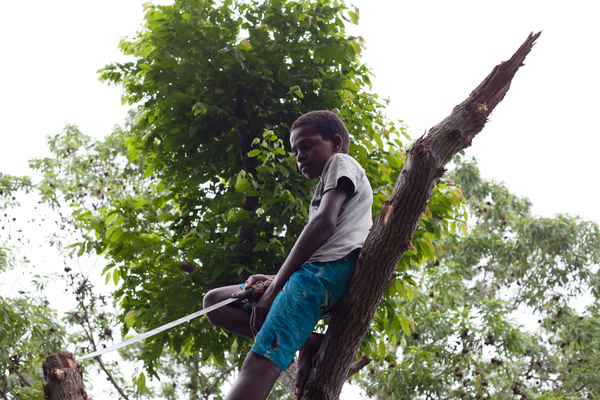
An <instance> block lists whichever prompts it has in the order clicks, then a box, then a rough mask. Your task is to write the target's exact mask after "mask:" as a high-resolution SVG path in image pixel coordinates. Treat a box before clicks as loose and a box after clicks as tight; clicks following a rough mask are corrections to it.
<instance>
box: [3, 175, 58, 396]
mask: <svg viewBox="0 0 600 400" xmlns="http://www.w3.org/2000/svg"><path fill="white" fill-rule="evenodd" d="M29 190H31V182H30V180H29V179H28V178H26V177H14V176H9V175H4V174H0V209H3V210H5V211H6V212H7V213H8V212H9V211H10V210H12V209H13V208H14V207H16V206H18V204H19V202H18V199H17V197H18V194H19V192H21V191H22V192H27V191H29ZM4 218H5V219H6V222H3V225H2V230H3V231H4V230H5V227H6V226H10V223H11V222H12V218H11V217H10V216H9V215H8V214H4ZM13 250H14V249H12V248H10V247H8V246H4V245H3V246H1V247H0V272H4V271H5V270H6V269H7V267H9V266H12V267H16V266H22V265H21V263H19V262H18V261H17V260H15V259H14V257H13ZM64 335H65V331H64V328H63V327H62V326H61V325H60V324H59V323H58V318H57V316H56V313H55V312H54V311H53V310H52V309H51V308H50V307H49V303H48V301H46V300H45V299H41V298H38V297H35V296H30V295H29V293H25V292H21V293H20V294H19V296H18V297H7V296H5V295H2V296H0V394H1V395H2V398H4V399H15V398H19V397H25V398H28V399H41V398H42V397H43V395H42V391H41V381H42V370H41V364H42V360H43V359H44V358H45V357H46V356H47V355H48V354H52V353H55V352H57V351H60V349H61V347H62V346H63V344H64Z"/></svg>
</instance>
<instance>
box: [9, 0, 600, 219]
mask: <svg viewBox="0 0 600 400" xmlns="http://www.w3.org/2000/svg"><path fill="white" fill-rule="evenodd" d="M163 2H164V1H163ZM143 3H144V1H143V0H105V1H102V2H97V1H94V2H92V1H89V0H54V1H52V2H50V1H47V0H30V1H27V2H18V1H12V2H5V3H3V14H4V18H3V22H2V24H0V41H1V44H2V50H3V53H2V57H1V59H2V62H0V76H1V78H0V83H1V86H0V92H1V94H2V95H1V96H0V117H1V124H0V129H1V131H0V134H1V138H2V141H1V142H0V172H3V173H8V174H13V175H26V174H29V173H30V171H29V170H28V168H27V165H28V164H27V161H28V160H29V159H31V158H34V157H41V156H44V155H46V154H47V150H46V139H45V137H46V135H54V134H57V133H60V132H61V131H62V129H63V127H64V126H65V125H66V124H77V125H78V126H79V127H80V128H81V130H82V132H84V133H86V134H88V135H92V136H96V137H102V136H104V135H106V134H108V133H109V132H110V131H111V129H112V127H113V126H114V125H115V124H119V123H121V122H122V121H123V120H124V118H125V115H126V112H127V108H126V107H125V106H121V102H120V95H121V90H120V88H117V87H108V86H106V85H105V84H103V83H100V82H99V81H98V80H97V78H98V73H97V72H96V71H97V70H98V69H100V68H102V67H103V66H105V65H106V64H109V63H112V62H115V61H124V60H125V58H124V57H123V56H122V55H121V54H120V52H119V50H118V43H119V41H120V39H121V38H122V37H125V36H132V35H133V34H134V33H135V32H136V30H137V29H139V27H140V25H141V22H142V17H143V9H142V7H143V6H142V5H143ZM346 3H347V4H350V3H352V2H350V1H347V2H346ZM353 3H354V4H356V5H357V6H358V7H359V9H360V17H361V19H360V25H359V27H358V28H354V29H353V30H352V31H353V32H354V33H355V34H357V35H361V36H363V37H364V38H365V40H366V46H367V50H366V51H365V53H364V61H365V62H366V63H367V65H368V66H370V68H371V69H372V70H373V72H374V74H375V75H376V79H375V83H374V86H373V90H374V91H375V92H377V93H379V94H380V95H382V96H383V97H389V98H390V100H391V104H390V107H389V116H390V118H391V119H402V120H404V121H405V122H406V124H408V126H409V127H410V133H411V135H412V136H413V137H414V138H416V137H417V136H420V135H421V134H423V133H424V132H425V131H427V130H428V129H429V128H431V127H432V126H433V125H435V124H437V123H438V122H439V121H441V120H442V119H443V118H444V117H446V116H447V115H448V114H449V113H450V112H451V110H452V109H453V108H454V106H455V105H456V104H458V103H460V102H462V101H463V100H464V99H465V98H466V97H467V96H468V95H469V93H470V92H471V90H473V89H474V88H475V87H476V86H477V85H478V84H479V83H480V82H481V81H482V80H483V78H485V77H486V76H487V75H488V73H489V72H490V71H491V70H492V69H493V67H494V66H495V65H496V64H498V63H499V62H501V61H504V60H507V59H508V58H510V56H511V55H512V54H513V53H514V52H515V51H516V50H517V48H518V47H519V46H520V45H521V44H522V43H523V41H524V40H525V39H526V38H527V36H528V35H529V34H530V32H532V31H535V32H538V31H543V33H542V35H541V37H540V38H539V40H538V43H537V44H536V45H535V46H534V48H533V50H532V52H531V53H530V55H529V56H528V57H527V59H526V61H525V66H524V67H523V68H521V70H520V71H519V72H518V73H517V75H516V77H515V79H514V80H513V85H512V88H511V89H510V91H509V92H508V94H507V96H506V97H505V99H504V100H503V101H502V102H501V103H500V104H499V106H498V107H497V108H496V110H495V111H494V113H493V114H492V117H491V121H490V122H489V123H488V124H487V125H486V127H485V128H484V130H483V131H482V132H481V133H480V134H479V135H478V136H477V137H476V138H475V140H474V141H473V146H472V147H471V148H469V149H468V150H467V155H468V156H474V157H476V158H477V159H478V161H479V164H480V168H481V170H482V173H483V176H484V177H485V178H488V179H494V180H497V181H503V182H504V183H505V184H506V185H507V186H508V187H509V189H510V190H511V191H513V192H514V193H516V194H518V195H520V196H526V197H529V198H530V199H531V200H532V201H533V204H534V211H535V212H536V213H538V214H541V215H544V216H548V217H551V216H553V215H554V214H556V213H561V212H564V213H570V214H578V215H581V216H582V217H584V218H586V219H593V220H595V221H597V222H600V208H599V207H598V206H597V203H598V200H597V196H598V194H600V190H599V189H598V184H597V182H596V179H597V172H596V171H597V169H598V168H597V166H596V161H597V160H598V158H599V155H598V147H599V145H600V128H599V126H598V124H597V119H598V118H597V116H598V110H600V96H599V95H598V93H600V78H599V75H598V71H599V70H600V51H599V42H600V24H599V23H598V17H599V16H600V12H599V11H600V6H599V4H600V2H598V1H597V0H572V1H570V2H566V1H564V0H563V1H560V2H559V1H553V0H545V1H542V0H535V1H534V0H516V1H515V0H502V1H484V0H478V1H475V0H474V1H465V0H453V1H448V0H436V1H417V0H410V1H400V0H370V1H366V0H356V1H354V2H353Z"/></svg>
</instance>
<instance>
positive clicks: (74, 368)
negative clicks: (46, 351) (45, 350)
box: [42, 351, 88, 400]
mask: <svg viewBox="0 0 600 400" xmlns="http://www.w3.org/2000/svg"><path fill="white" fill-rule="evenodd" d="M42 369H43V370H44V399H46V400H88V395H87V393H86V391H85V387H84V386H83V375H82V373H81V368H79V364H77V362H75V359H74V358H73V354H71V353H69V352H68V351H62V352H60V353H56V354H52V355H51V356H48V358H46V360H45V361H44V364H43V366H42Z"/></svg>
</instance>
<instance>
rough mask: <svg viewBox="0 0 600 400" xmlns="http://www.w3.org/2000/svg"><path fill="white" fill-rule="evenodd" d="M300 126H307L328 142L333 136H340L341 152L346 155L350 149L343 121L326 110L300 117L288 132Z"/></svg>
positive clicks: (348, 135) (348, 137)
mask: <svg viewBox="0 0 600 400" xmlns="http://www.w3.org/2000/svg"><path fill="white" fill-rule="evenodd" d="M301 126H308V127H309V128H311V129H313V130H314V131H316V132H319V133H320V134H321V136H322V137H323V139H325V140H330V139H331V138H332V137H333V136H335V135H340V137H341V138H342V140H343V142H344V143H343V144H342V148H341V152H342V153H346V154H348V150H349V149H350V134H349V133H348V129H347V128H346V125H344V121H342V119H341V118H340V117H339V116H338V115H337V114H336V113H334V112H331V111H327V110H316V111H311V112H308V113H306V114H303V115H301V116H300V117H299V118H298V119H297V120H296V121H294V123H293V124H292V128H291V129H290V132H293V131H294V130H295V129H297V128H300V127H301Z"/></svg>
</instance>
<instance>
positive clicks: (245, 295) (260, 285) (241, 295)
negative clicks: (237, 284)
mask: <svg viewBox="0 0 600 400" xmlns="http://www.w3.org/2000/svg"><path fill="white" fill-rule="evenodd" d="M266 282H269V284H270V283H271V282H270V281H258V282H256V283H255V284H254V285H252V286H250V287H249V288H248V289H242V290H239V291H237V292H235V293H233V294H232V295H231V297H235V298H236V299H240V300H243V299H246V300H249V299H250V298H251V297H252V294H253V293H254V291H255V290H259V292H258V293H257V296H258V298H260V296H262V293H263V292H264V290H265V289H266V287H264V286H269V285H267V284H266ZM258 298H257V299H256V300H258ZM256 300H255V301H256Z"/></svg>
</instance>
